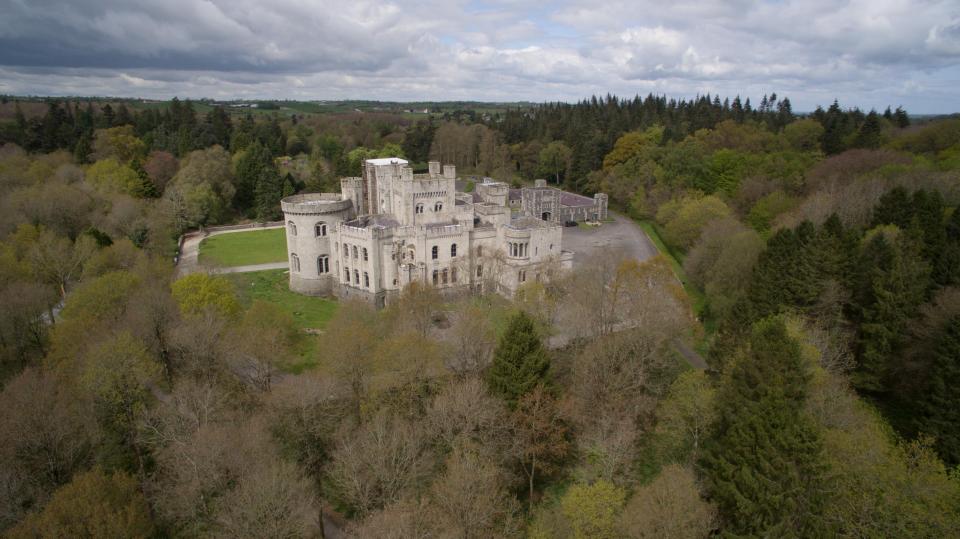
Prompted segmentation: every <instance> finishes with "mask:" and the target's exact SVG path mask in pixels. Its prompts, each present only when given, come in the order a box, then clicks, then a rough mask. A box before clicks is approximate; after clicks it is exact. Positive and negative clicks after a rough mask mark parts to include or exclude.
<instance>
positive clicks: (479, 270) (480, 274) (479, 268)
mask: <svg viewBox="0 0 960 539" xmlns="http://www.w3.org/2000/svg"><path fill="white" fill-rule="evenodd" d="M477 277H483V266H477Z"/></svg>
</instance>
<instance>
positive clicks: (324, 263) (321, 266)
mask: <svg viewBox="0 0 960 539" xmlns="http://www.w3.org/2000/svg"><path fill="white" fill-rule="evenodd" d="M324 273H330V257H328V256H327V255H323V256H318V257H317V275H323V274H324Z"/></svg>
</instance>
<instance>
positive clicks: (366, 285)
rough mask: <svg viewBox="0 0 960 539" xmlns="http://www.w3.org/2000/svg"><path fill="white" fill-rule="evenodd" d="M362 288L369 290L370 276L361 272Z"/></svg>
mask: <svg viewBox="0 0 960 539" xmlns="http://www.w3.org/2000/svg"><path fill="white" fill-rule="evenodd" d="M363 287H364V288H370V274H369V273H367V272H363Z"/></svg>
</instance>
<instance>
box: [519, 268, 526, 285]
mask: <svg viewBox="0 0 960 539" xmlns="http://www.w3.org/2000/svg"><path fill="white" fill-rule="evenodd" d="M517 281H518V282H521V283H524V282H526V281H527V271H526V270H520V271H518V272H517Z"/></svg>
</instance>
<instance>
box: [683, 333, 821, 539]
mask: <svg viewBox="0 0 960 539" xmlns="http://www.w3.org/2000/svg"><path fill="white" fill-rule="evenodd" d="M810 377H811V375H810V373H809V372H808V370H807V367H806V366H805V365H804V361H803V358H802V356H801V353H800V345H799V343H798V342H797V341H796V340H794V339H793V338H791V337H790V336H789V335H788V333H787V328H786V325H785V324H784V321H783V320H782V319H781V318H779V317H774V318H767V319H764V320H762V321H760V322H758V323H757V324H755V325H754V328H753V331H752V335H751V337H750V342H749V347H748V351H747V352H745V353H744V354H742V355H741V357H739V358H738V359H737V360H735V361H734V362H733V365H732V368H731V370H730V373H729V375H728V377H727V378H726V379H725V381H724V384H723V386H722V387H721V390H720V393H719V395H718V401H717V408H718V410H717V411H718V414H719V415H718V420H717V423H716V426H715V429H714V433H713V435H712V437H711V439H710V440H708V443H707V445H706V447H705V454H704V458H703V459H702V462H701V464H702V467H703V470H704V472H705V474H706V477H707V480H708V485H709V489H710V493H711V498H712V500H713V501H715V502H716V503H717V505H718V507H719V509H720V513H721V516H722V518H723V520H724V522H725V526H724V531H725V532H727V533H728V534H730V535H732V536H751V537H820V536H826V535H828V533H827V529H826V524H825V522H824V520H823V508H824V505H825V494H824V490H825V489H824V482H825V479H824V477H825V471H826V464H825V461H824V459H823V456H822V447H821V441H820V439H819V435H818V432H817V429H816V427H815V425H814V424H813V422H812V421H811V420H810V419H809V418H808V417H807V416H806V415H805V412H804V401H805V400H806V398H807V386H808V384H809V382H810Z"/></svg>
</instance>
